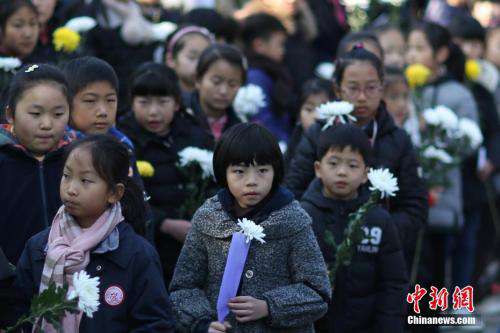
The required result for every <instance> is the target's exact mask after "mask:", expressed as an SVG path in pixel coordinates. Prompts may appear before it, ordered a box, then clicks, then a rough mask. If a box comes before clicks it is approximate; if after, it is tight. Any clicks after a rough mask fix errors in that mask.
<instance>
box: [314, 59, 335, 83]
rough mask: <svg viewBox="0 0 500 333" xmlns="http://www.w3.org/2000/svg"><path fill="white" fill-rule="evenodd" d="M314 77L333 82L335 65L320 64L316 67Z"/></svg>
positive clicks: (329, 63) (328, 63)
mask: <svg viewBox="0 0 500 333" xmlns="http://www.w3.org/2000/svg"><path fill="white" fill-rule="evenodd" d="M315 72H316V75H317V76H318V77H320V78H321V79H323V80H328V81H331V80H333V73H334V72H335V65H334V64H333V63H331V62H322V63H320V64H319V65H318V66H317V67H316V70H315Z"/></svg>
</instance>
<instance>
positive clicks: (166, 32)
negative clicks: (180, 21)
mask: <svg viewBox="0 0 500 333" xmlns="http://www.w3.org/2000/svg"><path fill="white" fill-rule="evenodd" d="M152 29H153V39H154V40H156V41H165V40H166V39H167V37H168V36H170V34H171V33H172V32H174V31H175V29H177V24H175V23H172V22H160V23H156V24H153V26H152Z"/></svg>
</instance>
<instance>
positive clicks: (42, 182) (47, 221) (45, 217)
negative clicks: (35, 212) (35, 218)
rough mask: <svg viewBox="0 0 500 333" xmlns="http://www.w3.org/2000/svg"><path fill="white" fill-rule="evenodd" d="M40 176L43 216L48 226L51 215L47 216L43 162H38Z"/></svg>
mask: <svg viewBox="0 0 500 333" xmlns="http://www.w3.org/2000/svg"><path fill="white" fill-rule="evenodd" d="M38 176H39V178H40V191H41V193H42V205H43V218H44V222H45V227H48V226H49V217H48V216H47V194H46V193H45V180H44V178H43V162H38Z"/></svg>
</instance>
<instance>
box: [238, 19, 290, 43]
mask: <svg viewBox="0 0 500 333" xmlns="http://www.w3.org/2000/svg"><path fill="white" fill-rule="evenodd" d="M275 32H283V33H285V34H286V33H287V31H286V28H285V26H284V25H283V23H281V21H280V20H278V19H277V18H276V17H275V16H273V15H269V14H266V13H258V14H253V15H250V16H248V17H247V18H246V19H245V20H244V21H243V24H242V28H241V39H242V40H243V43H244V44H245V47H246V48H250V47H251V45H252V42H253V41H254V40H255V39H256V38H262V39H268V38H269V37H270V36H271V34H273V33H275Z"/></svg>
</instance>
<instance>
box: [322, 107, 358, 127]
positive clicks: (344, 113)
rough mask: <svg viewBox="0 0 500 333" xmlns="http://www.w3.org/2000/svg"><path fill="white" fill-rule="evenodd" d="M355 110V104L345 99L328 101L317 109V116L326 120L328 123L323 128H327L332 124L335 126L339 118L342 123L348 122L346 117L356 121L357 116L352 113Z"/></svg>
mask: <svg viewBox="0 0 500 333" xmlns="http://www.w3.org/2000/svg"><path fill="white" fill-rule="evenodd" d="M353 110H354V105H352V104H351V103H348V102H345V101H340V102H328V103H325V104H322V105H320V106H318V108H317V109H316V118H317V119H321V120H326V124H325V126H323V128H322V130H325V129H327V128H328V127H330V126H333V124H334V123H335V121H336V120H337V119H338V120H339V121H340V122H341V123H342V124H345V123H346V122H347V120H346V119H345V118H348V119H350V120H352V121H356V118H354V117H353V116H352V115H351V113H352V111H353Z"/></svg>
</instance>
